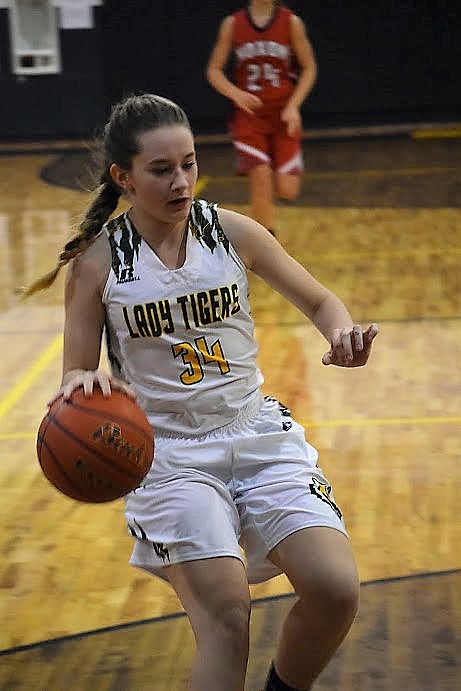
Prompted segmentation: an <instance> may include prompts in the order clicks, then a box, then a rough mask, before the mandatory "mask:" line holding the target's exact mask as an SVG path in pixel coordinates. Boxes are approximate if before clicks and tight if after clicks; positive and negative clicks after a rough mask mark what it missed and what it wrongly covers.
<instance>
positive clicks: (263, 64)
mask: <svg viewBox="0 0 461 691" xmlns="http://www.w3.org/2000/svg"><path fill="white" fill-rule="evenodd" d="M233 16H234V30H233V50H234V58H235V63H234V82H235V84H236V85H237V86H238V87H239V88H240V89H243V90H244V91H249V92H250V93H252V94H255V96H259V98H260V99H261V100H262V101H263V103H264V104H265V105H266V104H267V105H268V106H269V107H270V106H279V105H281V104H283V103H284V102H285V101H286V100H287V98H288V97H289V96H290V94H291V93H292V91H293V88H294V81H295V75H294V74H293V64H294V54H293V51H292V48H291V17H292V12H291V11H290V10H289V9H287V8H286V7H276V8H275V12H274V14H273V16H272V19H271V20H270V21H269V23H268V24H267V25H266V26H265V27H263V28H259V27H257V26H255V24H253V21H252V19H251V16H250V13H249V11H248V9H247V8H244V9H242V10H240V11H239V12H236V13H235V14H234V15H233Z"/></svg>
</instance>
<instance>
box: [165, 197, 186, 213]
mask: <svg viewBox="0 0 461 691" xmlns="http://www.w3.org/2000/svg"><path fill="white" fill-rule="evenodd" d="M189 203H190V199H189V197H178V199H171V200H170V201H169V202H168V206H170V207H172V208H173V209H177V210H178V211H179V210H181V209H185V208H186V207H187V205H188V204H189Z"/></svg>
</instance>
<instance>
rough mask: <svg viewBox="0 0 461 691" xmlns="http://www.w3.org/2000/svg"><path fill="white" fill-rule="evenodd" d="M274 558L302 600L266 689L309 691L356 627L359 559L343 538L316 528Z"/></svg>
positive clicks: (286, 629)
mask: <svg viewBox="0 0 461 691" xmlns="http://www.w3.org/2000/svg"><path fill="white" fill-rule="evenodd" d="M269 558H270V559H271V561H273V562H274V563H275V564H276V565H277V566H278V567H279V568H280V569H281V570H282V571H284V572H285V573H286V574H287V576H288V579H289V580H290V582H291V584H292V585H293V588H294V590H295V592H296V594H297V595H298V597H299V600H298V601H297V602H296V603H295V605H294V606H293V608H292V609H291V611H290V612H289V614H288V616H287V618H286V620H285V622H284V625H283V628H282V631H281V634H280V640H279V643H278V648H277V652H276V655H275V659H274V667H275V674H274V671H273V670H272V674H271V675H270V676H271V677H272V678H271V679H269V680H268V684H267V687H266V689H267V691H279V689H284V691H287V690H288V689H297V690H298V689H299V690H302V691H305V690H306V689H310V688H311V685H312V683H313V682H314V680H315V679H316V678H317V677H318V675H319V674H320V672H321V671H322V670H323V669H324V667H325V666H326V665H327V663H328V661H329V660H330V659H331V657H332V656H333V654H334V653H335V651H336V650H337V648H338V646H339V645H340V643H341V642H342V640H343V639H344V637H345V636H346V634H347V632H348V631H349V628H350V627H351V625H352V622H353V621H354V618H355V615H356V612H357V608H358V602H359V580H358V575H357V570H356V566H355V561H354V557H353V554H352V550H351V547H350V543H349V540H348V539H347V537H346V536H345V535H344V534H343V533H341V532H339V531H338V530H335V529H334V528H323V527H317V528H315V527H312V528H305V529H303V530H300V531H298V532H296V533H293V534H292V535H290V536H288V537H287V538H285V539H284V540H282V541H281V543H280V544H279V545H278V546H277V547H276V548H275V549H274V550H272V552H271V553H270V554H269ZM280 680H282V682H283V683H284V684H285V685H283V684H280Z"/></svg>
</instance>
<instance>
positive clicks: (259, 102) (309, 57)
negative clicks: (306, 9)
mask: <svg viewBox="0 0 461 691" xmlns="http://www.w3.org/2000/svg"><path fill="white" fill-rule="evenodd" d="M231 57H232V58H233V62H234V70H233V78H232V81H231V80H230V79H229V78H228V77H227V76H226V73H225V69H226V66H227V64H228V62H229V60H230V58H231ZM206 74H207V78H208V81H209V82H210V84H211V85H212V86H213V87H214V88H215V89H216V90H217V91H218V92H219V93H221V94H222V95H223V96H226V97H227V98H229V99H230V100H231V101H232V102H233V104H234V112H233V115H232V118H231V122H230V130H231V134H232V138H233V142H234V147H235V152H236V156H237V171H238V172H239V173H240V174H244V175H248V178H249V186H250V205H251V214H252V216H253V218H254V219H255V220H256V221H258V222H259V223H261V224H262V225H264V226H265V227H266V228H268V229H270V230H272V231H273V228H274V225H273V224H274V204H273V198H274V195H275V196H277V197H279V198H280V199H286V200H293V199H295V198H296V197H297V195H298V193H299V189H300V180H301V173H302V170H303V160H302V150H301V134H302V120H301V114H300V106H301V104H302V103H303V101H304V100H305V99H306V97H307V96H308V94H309V93H310V91H311V89H312V87H313V86H314V83H315V80H316V77H317V65H316V60H315V56H314V51H313V49H312V45H311V43H310V41H309V40H308V38H307V35H306V28H305V25H304V23H303V21H302V20H301V19H300V17H299V16H297V15H295V14H293V13H292V12H291V11H290V10H289V9H287V8H286V7H284V6H282V5H280V4H279V3H277V2H274V1H273V0H252V1H251V2H249V3H248V6H247V7H245V8H244V9H241V10H240V11H239V12H236V13H234V14H232V15H229V16H228V17H226V18H225V19H224V20H223V22H222V24H221V27H220V29H219V33H218V37H217V40H216V43H215V45H214V47H213V50H212V52H211V55H210V59H209V62H208V65H207V70H206Z"/></svg>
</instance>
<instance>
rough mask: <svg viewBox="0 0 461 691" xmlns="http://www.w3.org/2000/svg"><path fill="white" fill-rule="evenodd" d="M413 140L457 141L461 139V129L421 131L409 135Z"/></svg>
mask: <svg viewBox="0 0 461 691" xmlns="http://www.w3.org/2000/svg"><path fill="white" fill-rule="evenodd" d="M411 137H412V138H413V139H458V138H461V127H448V128H445V129H437V128H434V129H421V130H416V131H415V132H412V133H411Z"/></svg>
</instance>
